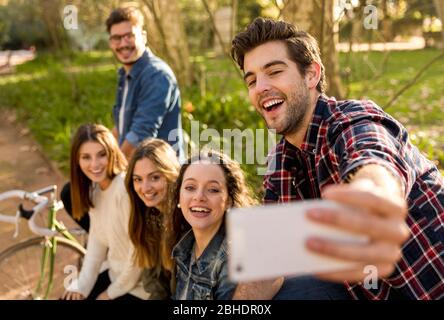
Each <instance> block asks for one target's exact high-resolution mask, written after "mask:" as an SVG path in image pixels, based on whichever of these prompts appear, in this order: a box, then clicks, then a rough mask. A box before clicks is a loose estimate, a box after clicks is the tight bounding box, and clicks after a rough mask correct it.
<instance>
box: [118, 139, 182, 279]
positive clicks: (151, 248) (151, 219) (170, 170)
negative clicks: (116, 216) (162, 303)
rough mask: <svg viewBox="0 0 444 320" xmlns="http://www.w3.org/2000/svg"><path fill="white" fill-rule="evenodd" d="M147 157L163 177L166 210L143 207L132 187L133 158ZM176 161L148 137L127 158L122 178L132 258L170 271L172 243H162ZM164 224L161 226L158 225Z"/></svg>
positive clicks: (170, 151) (166, 148)
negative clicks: (126, 165)
mask: <svg viewBox="0 0 444 320" xmlns="http://www.w3.org/2000/svg"><path fill="white" fill-rule="evenodd" d="M142 159H149V160H150V161H151V162H152V163H153V164H154V165H155V166H156V167H157V169H158V170H159V171H160V172H161V173H162V174H163V175H164V176H165V178H166V180H167V188H168V190H167V199H165V203H166V205H167V208H166V210H165V211H166V212H160V211H159V210H158V209H156V208H151V207H147V206H146V205H145V203H144V202H143V201H142V199H140V198H139V196H138V195H137V193H136V191H135V190H134V183H133V174H134V167H135V165H136V163H137V161H139V160H142ZM179 167H180V165H179V161H178V160H177V157H176V153H175V151H174V149H173V148H172V147H171V146H170V145H169V144H168V143H166V142H165V141H163V140H160V139H153V138H149V139H146V140H144V141H142V142H141V143H140V144H139V146H138V147H137V148H136V150H135V151H134V154H133V156H132V157H131V160H130V163H129V166H128V171H127V174H126V178H125V185H126V189H127V191H128V195H129V198H130V202H131V214H130V220H129V235H130V239H131V241H132V243H133V245H134V248H135V256H134V260H135V262H136V264H137V265H139V266H140V267H147V268H148V267H154V266H157V265H161V266H163V267H164V268H165V269H166V270H169V271H173V270H172V269H173V260H172V259H171V252H172V250H173V247H172V244H169V243H167V242H166V240H165V239H166V238H168V237H166V233H167V232H169V231H171V230H170V229H168V228H167V226H168V225H171V223H169V222H168V220H169V219H170V217H169V215H168V213H169V212H171V208H170V207H169V205H170V204H171V199H170V197H171V195H172V193H173V187H174V183H175V182H176V178H177V175H178V174H179ZM162 226H165V229H164V228H162Z"/></svg>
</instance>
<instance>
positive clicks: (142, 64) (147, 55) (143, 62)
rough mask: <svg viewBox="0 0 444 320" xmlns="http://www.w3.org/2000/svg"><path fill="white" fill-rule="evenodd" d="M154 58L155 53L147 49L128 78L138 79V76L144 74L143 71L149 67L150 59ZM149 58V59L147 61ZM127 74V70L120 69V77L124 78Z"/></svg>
mask: <svg viewBox="0 0 444 320" xmlns="http://www.w3.org/2000/svg"><path fill="white" fill-rule="evenodd" d="M152 56H153V53H152V52H151V50H150V49H149V48H145V51H144V52H143V54H142V55H141V56H140V58H139V59H137V61H136V62H135V63H134V64H133V66H132V68H131V70H130V72H129V74H128V75H127V77H128V78H133V79H134V78H137V76H138V75H139V74H140V73H141V72H142V70H143V69H145V67H146V66H147V64H148V63H149V58H151V57H152ZM147 58H148V59H147ZM125 74H126V72H125V69H124V68H123V67H121V68H120V69H119V75H120V77H124V76H125Z"/></svg>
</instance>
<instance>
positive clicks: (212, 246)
mask: <svg viewBox="0 0 444 320" xmlns="http://www.w3.org/2000/svg"><path fill="white" fill-rule="evenodd" d="M224 239H225V225H224V224H223V223H222V225H221V226H220V228H219V230H218V231H217V233H216V234H215V235H214V237H213V239H211V241H210V243H209V244H208V246H207V247H206V248H205V250H204V251H203V252H202V254H201V256H200V257H199V258H198V259H197V260H196V261H195V263H196V265H197V268H198V270H199V272H201V273H202V272H205V270H206V269H207V268H208V267H209V266H210V265H211V264H212V263H213V262H214V260H215V259H217V258H218V255H219V254H220V253H219V248H220V247H221V246H222V243H223V241H224ZM194 243H195V238H194V233H193V230H191V229H190V230H189V231H188V232H187V233H186V234H185V235H184V236H183V237H182V239H180V240H179V242H178V243H177V244H176V246H175V247H174V249H173V253H172V255H173V257H174V258H175V259H176V260H177V261H178V262H181V263H183V264H185V265H186V263H185V262H186V261H187V260H188V259H190V258H191V256H192V255H193V256H194V254H192V252H193V251H192V250H193V247H194ZM188 261H189V260H188Z"/></svg>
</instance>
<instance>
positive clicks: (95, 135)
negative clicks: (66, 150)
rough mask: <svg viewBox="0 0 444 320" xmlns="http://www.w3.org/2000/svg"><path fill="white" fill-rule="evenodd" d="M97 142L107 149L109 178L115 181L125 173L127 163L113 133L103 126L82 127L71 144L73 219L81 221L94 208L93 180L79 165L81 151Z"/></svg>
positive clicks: (87, 125) (90, 125) (89, 125)
mask: <svg viewBox="0 0 444 320" xmlns="http://www.w3.org/2000/svg"><path fill="white" fill-rule="evenodd" d="M89 141H93V142H97V143H99V144H101V145H102V146H103V148H105V151H106V156H107V158H108V168H107V169H106V173H107V176H108V177H109V178H110V179H113V178H114V177H115V176H116V175H117V174H119V173H120V172H122V171H124V170H125V169H126V166H127V161H126V158H125V156H124V155H123V153H122V152H121V151H120V149H119V146H118V145H117V141H116V139H115V138H114V136H113V135H112V133H111V131H109V130H108V128H106V127H105V126H103V125H101V124H84V125H81V126H80V127H79V128H78V129H77V132H76V133H75V135H74V137H73V139H72V143H71V160H70V162H71V166H70V175H71V200H72V212H73V217H74V218H75V219H77V220H80V219H81V218H82V217H83V216H84V215H85V213H86V212H88V210H89V209H90V208H94V204H93V203H92V200H91V180H90V179H89V178H88V177H87V176H86V175H85V174H84V173H83V171H82V169H81V168H80V165H79V160H80V158H79V150H80V147H81V146H82V145H83V144H84V143H85V142H89Z"/></svg>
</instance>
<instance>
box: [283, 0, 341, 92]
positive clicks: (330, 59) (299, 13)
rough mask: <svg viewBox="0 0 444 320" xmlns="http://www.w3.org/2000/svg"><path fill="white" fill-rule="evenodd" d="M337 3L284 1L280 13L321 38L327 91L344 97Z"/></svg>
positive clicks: (319, 40) (302, 28) (329, 0)
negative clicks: (336, 14)
mask: <svg viewBox="0 0 444 320" xmlns="http://www.w3.org/2000/svg"><path fill="white" fill-rule="evenodd" d="M335 4H336V0H313V1H293V0H285V1H284V8H283V9H282V11H281V12H282V16H283V18H284V20H285V21H288V22H290V23H293V24H294V25H296V27H298V28H299V29H300V30H304V31H307V32H309V33H310V34H311V35H313V36H314V37H315V38H316V39H317V40H318V42H319V48H320V51H321V58H322V62H323V63H324V66H325V74H326V77H327V79H326V80H327V93H328V94H329V95H331V96H335V97H336V98H338V99H341V98H343V88H342V83H341V78H340V74H339V54H338V52H337V50H336V46H337V44H338V23H337V21H334V17H333V8H334V5H335Z"/></svg>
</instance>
